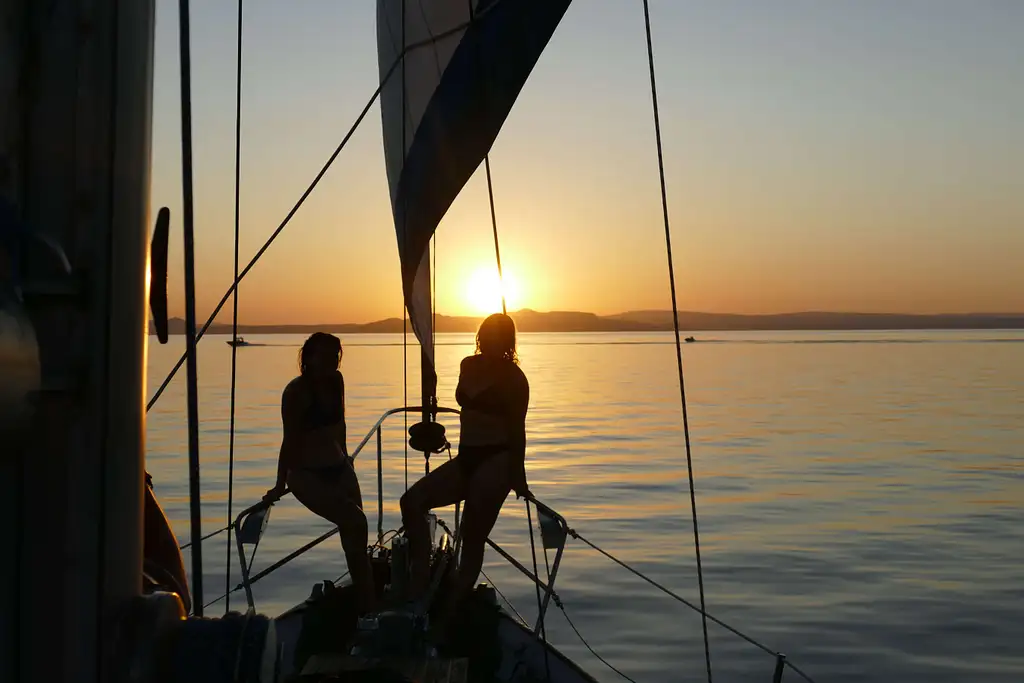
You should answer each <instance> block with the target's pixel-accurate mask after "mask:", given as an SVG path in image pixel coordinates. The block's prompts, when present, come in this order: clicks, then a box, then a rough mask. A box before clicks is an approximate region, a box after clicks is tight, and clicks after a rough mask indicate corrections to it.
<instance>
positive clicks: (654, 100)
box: [643, 0, 711, 683]
mask: <svg viewBox="0 0 1024 683" xmlns="http://www.w3.org/2000/svg"><path fill="white" fill-rule="evenodd" d="M643 4H644V30H645V32H646V34H647V66H648V68H649V70H650V74H651V105H652V108H653V110H654V138H655V142H656V144H657V147H658V178H659V180H660V182H661V212H662V216H663V218H664V223H665V251H666V255H667V257H668V280H669V288H670V289H671V294H672V327H673V329H674V331H675V336H676V366H677V368H678V370H679V401H680V404H681V405H682V411H683V438H684V440H685V443H686V472H687V477H688V479H689V484H690V510H691V514H692V518H693V548H694V552H695V554H696V556H697V585H698V587H699V589H700V615H701V627H702V628H703V630H704V662H705V665H706V667H707V673H708V683H711V646H710V644H709V642H708V620H707V613H706V612H705V604H704V571H703V568H702V566H701V561H700V531H699V530H698V527H697V495H696V493H695V491H694V488H693V458H692V456H691V451H690V421H689V417H688V416H687V412H686V385H685V382H684V381H683V350H682V344H681V343H680V339H679V306H678V304H677V301H676V275H675V267H674V265H673V262H672V232H671V230H670V229H669V221H668V192H667V191H666V189H665V158H664V154H663V152H662V146H661V117H660V116H659V113H658V86H657V81H656V79H655V77H654V47H653V43H652V40H651V12H650V6H649V2H648V0H643Z"/></svg>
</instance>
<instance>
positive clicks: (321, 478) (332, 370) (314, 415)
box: [264, 332, 374, 611]
mask: <svg viewBox="0 0 1024 683" xmlns="http://www.w3.org/2000/svg"><path fill="white" fill-rule="evenodd" d="M341 357H342V349H341V340H340V339H338V338H337V337H335V336H334V335H332V334H326V333H324V332H316V333H314V334H312V335H310V337H309V339H307V340H306V343H305V344H303V345H302V350H301V351H300V352H299V372H300V374H299V376H298V377H296V378H295V379H293V380H292V381H291V382H289V383H288V386H287V387H285V389H284V394H283V395H282V397H281V420H282V422H283V423H284V438H283V440H282V442H281V454H280V458H279V460H278V466H277V483H276V484H275V485H274V488H272V489H270V490H269V491H268V492H267V495H266V496H264V500H269V501H271V502H273V501H276V500H277V499H278V498H280V497H281V496H282V495H283V494H284V491H285V485H286V484H287V488H289V489H291V492H292V493H293V494H295V497H296V498H297V499H298V500H299V502H300V503H302V504H303V505H305V506H306V507H307V508H308V509H309V510H310V511H311V512H313V513H315V514H317V515H319V516H321V517H323V518H324V519H326V520H328V521H329V522H331V523H333V524H336V525H337V526H338V531H339V534H340V536H341V545H342V548H344V550H345V558H346V560H347V561H348V568H349V573H350V574H351V576H352V585H353V586H354V587H355V590H356V594H357V596H358V600H359V606H360V609H361V610H362V611H369V610H371V609H372V608H373V605H374V583H373V575H372V570H371V568H370V558H369V556H368V555H367V552H366V546H367V527H366V516H365V515H364V514H363V499H362V495H361V494H360V491H359V479H358V478H357V477H356V472H355V468H354V465H353V460H352V458H350V457H349V455H348V449H347V447H346V446H345V436H346V432H345V378H344V377H343V376H342V374H341V372H340V371H339V370H338V367H339V366H340V365H341Z"/></svg>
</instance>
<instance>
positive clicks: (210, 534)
mask: <svg viewBox="0 0 1024 683" xmlns="http://www.w3.org/2000/svg"><path fill="white" fill-rule="evenodd" d="M232 526H234V525H232V524H228V525H227V526H226V527H224V528H222V529H217V530H216V531H211V532H210V533H208V534H206V535H205V536H203V537H202V538H200V539H199V542H200V543H202V542H203V541H205V540H207V539H210V538H213V537H214V536H216V535H217V534H222V533H224V532H225V531H227V530H228V529H230V528H231V527H232ZM192 543H193V541H189V542H188V543H186V544H185V545H180V546H178V550H185V549H187V548H190V547H191V546H192Z"/></svg>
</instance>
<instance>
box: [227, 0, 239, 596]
mask: <svg viewBox="0 0 1024 683" xmlns="http://www.w3.org/2000/svg"><path fill="white" fill-rule="evenodd" d="M237 43H238V48H237V55H236V71H235V270H234V273H235V277H234V279H235V280H238V242H239V234H240V230H239V207H240V205H241V182H240V179H241V175H242V0H238V41H237ZM231 299H232V301H231V303H232V311H231V341H232V342H237V341H238V287H235V291H234V293H233V294H232V296H231ZM237 368H238V345H237V344H235V343H233V344H232V345H231V408H230V410H231V419H230V426H229V429H228V541H227V559H226V560H225V563H224V565H225V568H224V590H225V602H224V613H225V614H227V612H228V611H229V610H230V609H231V593H230V588H231V520H232V519H234V518H233V517H232V509H233V504H234V492H235V393H236V392H235V389H236V378H237Z"/></svg>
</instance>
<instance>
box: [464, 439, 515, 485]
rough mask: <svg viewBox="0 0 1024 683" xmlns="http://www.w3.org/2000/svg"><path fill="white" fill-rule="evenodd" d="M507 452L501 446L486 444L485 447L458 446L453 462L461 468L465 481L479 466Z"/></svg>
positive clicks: (505, 447) (506, 447)
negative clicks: (457, 452)
mask: <svg viewBox="0 0 1024 683" xmlns="http://www.w3.org/2000/svg"><path fill="white" fill-rule="evenodd" d="M507 450H509V447H508V446H505V445H503V444H488V445H486V446H459V454H458V455H456V456H455V462H457V463H458V464H459V466H460V467H461V468H462V473H463V474H464V475H465V476H466V478H467V479H469V478H471V477H472V476H473V473H474V472H476V470H477V468H479V467H480V465H482V464H484V463H485V462H487V461H488V460H489V459H490V458H492V457H494V456H495V455H498V454H499V453H504V452H505V451H507Z"/></svg>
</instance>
